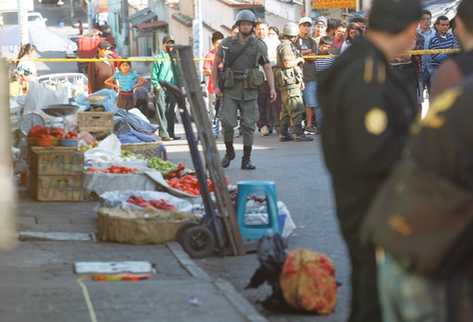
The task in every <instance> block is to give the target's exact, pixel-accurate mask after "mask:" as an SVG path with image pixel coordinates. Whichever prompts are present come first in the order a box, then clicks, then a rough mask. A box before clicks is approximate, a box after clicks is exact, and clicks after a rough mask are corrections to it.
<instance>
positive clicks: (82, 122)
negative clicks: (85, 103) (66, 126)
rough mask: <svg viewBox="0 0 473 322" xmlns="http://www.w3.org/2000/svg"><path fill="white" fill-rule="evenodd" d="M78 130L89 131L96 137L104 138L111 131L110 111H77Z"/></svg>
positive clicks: (111, 116)
mask: <svg viewBox="0 0 473 322" xmlns="http://www.w3.org/2000/svg"><path fill="white" fill-rule="evenodd" d="M77 128H78V130H79V132H84V131H85V132H89V133H91V134H93V135H95V136H96V137H97V138H99V139H100V138H104V137H106V136H107V135H109V134H111V133H113V113H111V112H79V113H77Z"/></svg>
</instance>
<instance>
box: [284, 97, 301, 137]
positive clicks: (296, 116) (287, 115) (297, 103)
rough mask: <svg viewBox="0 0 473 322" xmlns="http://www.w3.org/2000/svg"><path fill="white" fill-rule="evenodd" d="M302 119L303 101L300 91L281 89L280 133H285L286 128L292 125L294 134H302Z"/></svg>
mask: <svg viewBox="0 0 473 322" xmlns="http://www.w3.org/2000/svg"><path fill="white" fill-rule="evenodd" d="M303 120H304V101H303V99H302V92H301V91H300V89H297V90H294V89H292V90H289V91H288V90H287V89H282V90H281V115H280V130H281V133H282V135H287V133H284V132H287V128H288V127H289V126H292V128H293V133H294V134H296V135H301V134H304V130H303V129H302V121H303Z"/></svg>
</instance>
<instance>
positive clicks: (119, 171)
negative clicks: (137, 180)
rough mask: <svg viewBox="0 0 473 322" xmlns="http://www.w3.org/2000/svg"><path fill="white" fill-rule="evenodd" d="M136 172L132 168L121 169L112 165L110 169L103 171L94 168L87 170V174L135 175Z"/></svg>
mask: <svg viewBox="0 0 473 322" xmlns="http://www.w3.org/2000/svg"><path fill="white" fill-rule="evenodd" d="M137 171H138V170H137V169H134V168H128V167H121V166H116V165H112V166H111V167H108V168H105V169H99V168H94V167H90V168H87V173H111V174H130V173H136V172H137Z"/></svg>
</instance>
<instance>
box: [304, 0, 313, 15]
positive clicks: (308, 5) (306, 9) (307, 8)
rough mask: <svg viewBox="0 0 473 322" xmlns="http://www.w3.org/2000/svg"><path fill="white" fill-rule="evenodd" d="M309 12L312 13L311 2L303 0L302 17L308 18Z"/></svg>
mask: <svg viewBox="0 0 473 322" xmlns="http://www.w3.org/2000/svg"><path fill="white" fill-rule="evenodd" d="M311 11H312V1H311V0H305V1H304V16H306V17H310V13H311Z"/></svg>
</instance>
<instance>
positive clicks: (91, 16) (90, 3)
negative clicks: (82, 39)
mask: <svg viewBox="0 0 473 322" xmlns="http://www.w3.org/2000/svg"><path fill="white" fill-rule="evenodd" d="M86 2H87V24H88V25H89V28H88V29H89V34H92V29H93V28H94V26H93V24H94V22H93V20H94V1H93V0H86Z"/></svg>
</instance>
